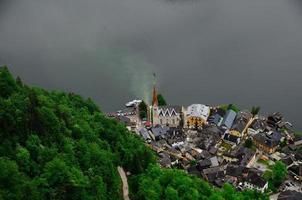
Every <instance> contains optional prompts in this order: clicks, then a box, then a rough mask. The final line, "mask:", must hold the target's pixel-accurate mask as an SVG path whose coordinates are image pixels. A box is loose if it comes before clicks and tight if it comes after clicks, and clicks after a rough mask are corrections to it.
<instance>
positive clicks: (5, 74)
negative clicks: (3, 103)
mask: <svg viewBox="0 0 302 200" xmlns="http://www.w3.org/2000/svg"><path fill="white" fill-rule="evenodd" d="M16 90H17V84H16V81H15V80H14V78H13V77H12V75H11V74H10V73H9V71H8V69H7V67H6V66H4V67H0V97H3V98H7V97H8V96H10V95H11V94H12V93H13V92H15V91H16Z"/></svg>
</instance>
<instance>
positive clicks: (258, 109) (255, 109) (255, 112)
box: [251, 106, 260, 116]
mask: <svg viewBox="0 0 302 200" xmlns="http://www.w3.org/2000/svg"><path fill="white" fill-rule="evenodd" d="M259 112H260V107H259V106H256V107H254V106H253V107H252V110H251V113H252V115H253V116H256V115H258V113H259Z"/></svg>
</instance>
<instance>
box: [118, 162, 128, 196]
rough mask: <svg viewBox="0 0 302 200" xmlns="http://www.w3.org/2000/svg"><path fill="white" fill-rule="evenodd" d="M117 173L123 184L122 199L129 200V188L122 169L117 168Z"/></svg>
mask: <svg viewBox="0 0 302 200" xmlns="http://www.w3.org/2000/svg"><path fill="white" fill-rule="evenodd" d="M117 171H118V173H119V174H120V177H121V179H122V183H123V197H124V200H130V198H129V187H128V180H127V176H126V173H125V171H124V169H123V168H122V167H117Z"/></svg>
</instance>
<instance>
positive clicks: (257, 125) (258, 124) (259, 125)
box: [247, 117, 268, 135]
mask: <svg viewBox="0 0 302 200" xmlns="http://www.w3.org/2000/svg"><path fill="white" fill-rule="evenodd" d="M267 126H268V125H267V123H266V119H265V118H264V117H258V118H256V119H255V120H254V121H253V123H252V124H251V125H250V127H249V128H248V130H247V131H248V134H249V135H256V134H258V133H260V132H263V131H264V130H265V129H266V127H267Z"/></svg>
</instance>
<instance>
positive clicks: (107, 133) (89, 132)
mask: <svg viewBox="0 0 302 200" xmlns="http://www.w3.org/2000/svg"><path fill="white" fill-rule="evenodd" d="M117 166H122V167H124V168H125V169H126V170H127V171H129V172H131V176H130V177H129V181H130V183H129V184H130V189H131V199H137V200H144V199H146V200H147V199H148V200H151V199H152V200H153V199H154V200H160V199H173V200H177V199H188V200H189V199H232V200H233V199H263V198H265V197H264V196H262V195H260V194H258V193H256V192H253V191H247V192H243V193H238V192H236V191H235V190H234V189H233V188H232V187H231V186H230V185H226V186H225V187H224V188H223V189H222V190H218V189H215V188H213V187H212V186H210V185H208V184H207V183H206V182H204V181H202V180H201V179H198V178H196V177H192V176H189V175H187V174H186V173H185V172H183V171H179V170H172V169H170V170H165V169H161V168H159V166H158V165H156V158H155V155H154V153H153V152H152V151H151V150H150V149H149V148H147V147H146V146H145V144H144V143H143V141H141V139H140V138H138V137H137V136H135V135H134V134H131V133H129V132H128V131H127V130H126V128H125V127H124V126H123V125H121V124H119V123H117V122H116V121H114V120H111V119H108V118H106V117H105V115H104V114H102V112H101V111H100V110H99V108H98V107H97V106H96V105H95V104H94V103H93V102H92V101H91V99H87V100H86V99H83V98H82V97H81V96H79V95H76V94H73V93H64V92H57V91H54V92H48V91H45V90H43V89H40V88H33V87H29V86H26V85H24V84H23V83H22V81H21V79H20V78H17V79H16V80H15V79H14V78H13V77H12V75H11V74H10V73H9V71H8V69H7V68H6V67H1V68H0V199H9V200H14V199H30V200H35V199H85V200H86V199H87V200H92V199H101V200H103V199H104V200H106V199H122V194H121V180H120V177H119V175H118V172H117Z"/></svg>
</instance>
